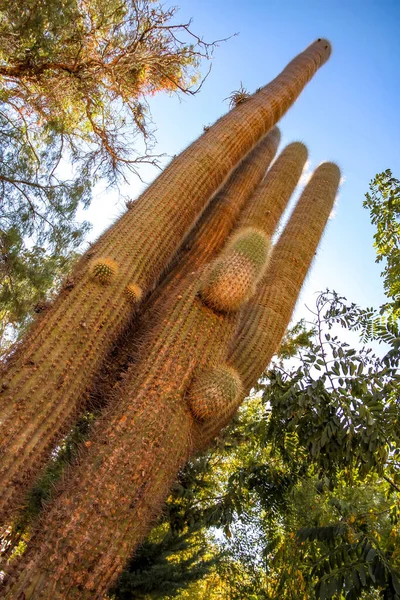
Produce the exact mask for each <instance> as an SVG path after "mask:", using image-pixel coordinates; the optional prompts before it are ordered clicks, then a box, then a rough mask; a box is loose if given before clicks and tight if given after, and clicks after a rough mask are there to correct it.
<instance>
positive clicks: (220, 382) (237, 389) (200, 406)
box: [188, 365, 242, 421]
mask: <svg viewBox="0 0 400 600" xmlns="http://www.w3.org/2000/svg"><path fill="white" fill-rule="evenodd" d="M241 394H242V382H241V380H240V377H239V374H238V372H237V371H236V370H235V369H234V368H233V367H230V366H228V365H222V366H220V367H214V368H213V369H210V370H207V371H203V373H201V374H200V376H199V377H198V378H197V379H195V381H194V383H193V384H192V386H191V387H190V390H189V396H188V403H189V406H190V408H191V411H192V413H193V414H194V416H195V417H196V418H197V419H199V420H202V421H203V420H209V419H212V418H214V417H221V416H222V415H224V413H226V412H228V411H229V409H230V408H231V406H232V405H234V404H235V403H236V402H237V401H238V399H239V398H240V396H241Z"/></svg>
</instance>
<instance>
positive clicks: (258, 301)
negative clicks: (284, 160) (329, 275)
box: [195, 163, 340, 449]
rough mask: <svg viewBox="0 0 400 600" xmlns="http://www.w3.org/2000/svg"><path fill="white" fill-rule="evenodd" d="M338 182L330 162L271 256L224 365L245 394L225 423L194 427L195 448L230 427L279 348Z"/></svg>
mask: <svg viewBox="0 0 400 600" xmlns="http://www.w3.org/2000/svg"><path fill="white" fill-rule="evenodd" d="M339 181H340V171H339V168H338V167H337V165H335V164H333V163H324V164H322V165H320V166H319V167H318V168H317V169H316V171H315V172H314V174H313V176H312V178H311V180H310V182H309V183H308V185H307V186H306V188H305V190H304V192H303V193H302V195H301V197H300V199H299V201H298V203H297V205H296V207H295V209H294V211H293V213H292V215H291V217H290V219H289V221H288V223H287V225H286V227H285V229H284V231H283V233H282V235H281V236H280V238H279V240H278V242H277V244H276V246H275V247H274V249H273V251H272V257H271V261H270V264H269V267H268V269H267V273H266V275H265V277H264V279H263V281H262V282H261V284H260V285H259V288H258V289H257V292H256V294H255V296H254V297H253V298H252V300H251V301H250V302H249V304H248V305H247V306H246V307H245V309H244V310H243V312H242V314H241V317H240V326H239V328H238V331H237V332H236V334H235V337H234V339H233V342H232V345H231V349H230V352H229V353H228V361H229V363H230V364H231V365H233V366H234V368H235V369H236V370H237V372H238V373H239V375H240V379H241V381H242V383H243V390H244V395H243V396H242V398H241V399H240V400H239V402H238V403H237V404H236V406H234V405H231V409H230V411H227V413H226V414H225V415H224V417H223V418H221V419H219V420H217V419H215V420H214V421H213V422H212V423H210V424H205V425H203V426H202V427H198V429H197V434H196V435H195V447H196V448H197V449H200V448H204V447H205V446H207V444H209V443H210V442H211V441H212V440H213V439H214V437H215V436H216V435H217V434H218V432H219V431H220V430H221V428H222V427H224V426H225V425H227V423H229V420H230V419H231V418H232V416H233V415H234V413H235V411H236V410H237V408H238V406H239V405H240V402H241V401H242V400H243V398H244V396H245V395H246V394H248V393H249V392H250V390H251V388H252V387H253V386H254V385H255V384H256V382H257V380H258V379H259V377H260V376H261V375H262V373H263V371H264V370H265V368H266V367H267V365H268V363H269V362H270V360H271V358H272V356H273V354H274V353H275V352H276V350H277V349H278V346H279V344H280V341H281V339H282V337H283V335H284V333H285V331H286V328H287V326H288V324H289V321H290V318H291V316H292V313H293V310H294V308H295V305H296V301H297V298H298V296H299V293H300V290H301V287H302V285H303V282H304V280H305V278H306V276H307V273H308V271H309V269H310V266H311V263H312V261H313V258H314V255H315V253H316V250H317V247H318V244H319V242H320V239H321V236H322V233H323V231H324V228H325V225H326V223H327V220H328V218H329V215H330V213H331V210H332V207H333V204H334V201H335V197H336V193H337V190H338V186H339Z"/></svg>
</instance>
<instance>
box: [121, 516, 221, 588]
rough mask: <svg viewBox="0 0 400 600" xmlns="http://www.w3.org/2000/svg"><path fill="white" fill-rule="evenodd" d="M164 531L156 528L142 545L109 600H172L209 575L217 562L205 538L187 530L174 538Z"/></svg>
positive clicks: (174, 535)
mask: <svg viewBox="0 0 400 600" xmlns="http://www.w3.org/2000/svg"><path fill="white" fill-rule="evenodd" d="M166 529H167V528H166V527H165V526H159V527H157V528H156V529H155V530H153V532H152V534H151V536H150V538H148V539H147V540H146V541H145V542H144V543H143V544H142V545H141V547H140V548H139V550H138V551H137V552H136V554H135V557H134V558H133V559H132V560H131V561H130V563H129V564H128V565H127V568H126V570H125V571H124V572H123V573H122V575H121V577H120V578H119V580H118V583H117V584H116V586H115V588H114V589H113V590H111V592H110V593H111V595H112V597H115V598H118V599H119V600H130V599H131V598H137V599H138V600H139V599H143V600H146V599H149V598H154V599H158V598H160V599H161V598H175V597H176V596H177V595H179V594H180V592H181V591H182V590H183V589H185V588H187V587H188V586H190V585H191V584H192V583H193V582H196V581H197V580H199V579H201V578H203V577H204V576H205V575H206V574H207V573H208V571H209V570H210V569H211V567H212V565H213V564H214V563H215V562H216V558H215V557H213V556H212V554H211V553H210V550H209V549H208V548H207V545H208V544H207V540H205V539H204V535H201V534H198V533H197V534H193V532H192V531H190V530H188V531H187V532H184V533H180V534H177V533H174V532H172V531H171V530H170V529H167V531H166Z"/></svg>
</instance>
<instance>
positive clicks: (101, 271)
mask: <svg viewBox="0 0 400 600" xmlns="http://www.w3.org/2000/svg"><path fill="white" fill-rule="evenodd" d="M90 272H91V275H92V277H93V278H94V279H96V281H98V282H99V283H102V284H103V285H108V284H109V283H111V281H112V280H113V279H114V277H115V276H116V274H117V273H118V265H117V263H116V262H115V260H113V259H112V258H97V259H96V260H94V261H93V262H92V264H91V267H90Z"/></svg>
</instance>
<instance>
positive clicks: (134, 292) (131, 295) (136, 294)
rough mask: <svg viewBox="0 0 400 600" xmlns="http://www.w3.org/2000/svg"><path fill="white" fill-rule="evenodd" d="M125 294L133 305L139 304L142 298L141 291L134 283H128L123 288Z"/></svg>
mask: <svg viewBox="0 0 400 600" xmlns="http://www.w3.org/2000/svg"><path fill="white" fill-rule="evenodd" d="M125 292H126V295H127V296H128V299H129V300H130V301H131V302H132V303H133V304H136V303H138V302H140V301H141V299H142V297H143V290H142V288H141V287H140V285H137V284H136V283H129V284H128V285H127V286H126V288H125Z"/></svg>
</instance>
